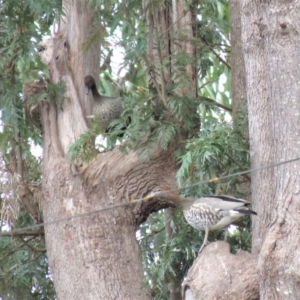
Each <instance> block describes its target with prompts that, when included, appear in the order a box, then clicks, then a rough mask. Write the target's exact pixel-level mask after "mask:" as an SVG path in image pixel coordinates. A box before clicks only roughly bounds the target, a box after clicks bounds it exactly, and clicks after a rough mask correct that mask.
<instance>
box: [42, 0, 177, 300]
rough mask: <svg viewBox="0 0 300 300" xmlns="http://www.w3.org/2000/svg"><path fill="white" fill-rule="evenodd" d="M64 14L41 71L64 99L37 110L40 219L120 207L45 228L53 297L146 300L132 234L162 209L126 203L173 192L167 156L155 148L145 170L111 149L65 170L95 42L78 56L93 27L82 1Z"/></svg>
mask: <svg viewBox="0 0 300 300" xmlns="http://www.w3.org/2000/svg"><path fill="white" fill-rule="evenodd" d="M64 7H65V13H66V15H65V17H64V20H63V22H62V24H63V25H62V27H61V31H60V32H59V33H58V34H57V35H56V36H55V37H54V39H53V41H52V46H53V51H52V53H51V55H50V59H49V61H48V66H49V70H50V74H51V79H52V81H53V82H54V83H58V82H60V81H61V80H62V81H64V82H65V84H66V89H67V92H66V93H65V98H64V102H63V104H62V108H61V107H59V105H56V104H55V102H54V101H53V102H50V101H48V102H46V103H45V104H44V105H43V108H42V119H43V127H44V165H43V193H44V199H45V201H44V205H43V213H44V220H45V222H49V221H53V220H57V219H61V218H69V217H72V216H75V215H77V214H80V213H87V212H91V211H94V210H99V209H101V208H106V207H108V206H112V205H120V204H124V206H122V207H118V208H116V209H112V210H106V211H103V212H98V213H91V214H87V215H86V216H84V217H80V218H79V217H78V218H70V219H68V220H65V221H63V222H58V223H55V224H52V225H48V226H45V236H46V244H47V253H48V257H49V265H50V269H51V273H52V275H53V279H54V285H55V289H56V292H57V297H58V299H72V300H76V299H93V300H94V299H106V300H107V299H150V295H149V293H148V291H147V290H145V289H144V288H143V284H142V283H143V268H142V264H141V260H140V257H139V251H138V247H137V242H136V238H135V230H136V227H137V226H138V225H139V224H140V223H141V222H143V221H144V220H145V219H146V218H147V216H148V215H149V213H151V212H152V211H157V210H158V209H160V208H162V207H166V204H163V205H162V204H161V203H157V202H153V201H150V202H149V203H148V202H147V203H138V204H136V205H130V204H129V202H130V199H132V198H140V197H141V196H143V195H145V194H146V193H147V192H148V191H149V190H151V189H152V188H153V186H154V185H157V184H158V183H165V184H169V185H174V178H175V176H174V175H175V170H176V164H175V162H174V160H173V158H172V157H173V155H172V154H173V151H174V149H170V150H169V151H162V150H160V149H157V151H156V152H155V153H154V154H153V157H152V160H151V162H150V163H141V161H140V160H139V158H138V157H137V156H136V155H135V154H134V153H130V154H129V155H124V154H122V153H121V152H120V151H119V150H118V148H115V149H114V150H113V151H110V152H107V153H102V154H99V155H98V157H97V158H96V159H94V160H93V161H92V162H91V163H89V164H77V165H76V166H75V168H72V167H71V163H70V162H69V160H68V159H67V153H68V149H69V147H70V145H71V144H72V143H74V142H75V140H76V138H78V137H79V135H80V134H81V133H83V132H85V131H86V130H87V128H88V126H87V122H86V118H85V116H86V115H88V112H89V111H91V99H89V97H87V96H85V95H84V86H83V78H84V76H85V75H89V74H90V75H93V76H95V77H96V74H98V71H99V64H98V62H99V51H100V45H99V44H98V43H95V44H93V45H92V47H90V48H89V49H88V50H87V51H83V50H82V45H83V42H84V41H85V38H86V37H87V36H88V34H89V33H90V30H91V28H92V26H97V24H95V23H93V13H92V11H93V10H92V9H90V8H88V7H87V4H86V1H85V0H82V1H71V2H70V1H66V2H65V3H64ZM75 169H76V172H74V170H75ZM126 203H128V205H125V204H126Z"/></svg>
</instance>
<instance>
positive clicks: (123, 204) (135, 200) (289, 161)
mask: <svg viewBox="0 0 300 300" xmlns="http://www.w3.org/2000/svg"><path fill="white" fill-rule="evenodd" d="M298 160H300V157H297V158H294V159H290V160H285V161H282V162H279V163H275V164H271V165H267V166H262V167H257V168H253V169H249V170H245V171H240V172H236V173H232V174H228V175H224V176H221V177H215V178H212V179H209V180H205V181H201V182H197V183H193V184H190V185H189V186H186V187H183V188H179V189H173V190H169V191H165V192H162V194H163V193H169V192H177V191H182V190H184V189H187V188H190V187H194V186H198V185H202V184H206V183H211V182H217V181H220V180H223V179H228V178H231V177H234V176H239V175H244V174H248V173H255V172H258V171H262V170H266V169H270V168H275V167H278V166H281V165H285V164H289V163H292V162H295V161H298ZM141 201H144V198H139V199H132V200H131V201H130V202H126V203H121V204H117V205H111V206H107V207H104V208H99V209H95V210H92V211H88V212H85V213H80V214H76V215H74V216H69V217H65V218H60V219H56V220H52V221H48V222H43V223H39V224H34V225H30V226H26V227H22V228H17V229H13V230H11V231H6V232H0V237H1V236H7V235H9V234H10V235H14V234H15V233H20V232H22V231H27V230H30V229H34V228H39V227H42V226H44V227H45V226H48V225H52V224H55V223H59V222H64V221H69V220H71V219H75V218H81V217H86V216H89V215H91V214H94V213H99V212H104V211H107V210H110V209H115V208H118V207H122V206H128V205H131V204H135V203H138V202H141ZM33 233H34V232H33ZM28 235H30V234H29V233H28Z"/></svg>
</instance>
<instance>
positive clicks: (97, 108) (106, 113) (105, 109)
mask: <svg viewBox="0 0 300 300" xmlns="http://www.w3.org/2000/svg"><path fill="white" fill-rule="evenodd" d="M84 85H85V88H86V94H87V95H88V94H89V93H90V92H92V95H93V98H94V105H93V117H94V118H95V120H96V121H97V122H99V124H100V126H101V127H102V128H103V129H105V130H106V132H107V131H109V129H110V128H109V123H110V122H111V121H112V120H115V119H118V118H119V117H120V115H121V113H122V112H123V104H122V101H121V99H120V98H112V97H106V96H101V95H100V94H99V93H98V90H97V87H96V83H95V79H94V78H93V77H92V76H90V75H88V76H86V77H84Z"/></svg>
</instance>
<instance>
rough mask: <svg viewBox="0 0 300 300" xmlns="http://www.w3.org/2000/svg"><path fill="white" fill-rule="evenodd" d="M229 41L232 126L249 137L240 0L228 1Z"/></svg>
mask: <svg viewBox="0 0 300 300" xmlns="http://www.w3.org/2000/svg"><path fill="white" fill-rule="evenodd" d="M229 10H230V42H231V59H230V65H231V78H232V79H231V93H232V118H233V123H234V126H235V128H236V129H237V130H239V131H240V132H241V133H242V134H243V136H244V137H246V138H249V135H248V126H247V125H248V124H247V122H246V120H247V118H248V111H247V90H246V70H245V60H244V53H243V48H242V28H241V7H240V0H230V1H229Z"/></svg>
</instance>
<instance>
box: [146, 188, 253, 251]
mask: <svg viewBox="0 0 300 300" xmlns="http://www.w3.org/2000/svg"><path fill="white" fill-rule="evenodd" d="M153 198H156V199H159V198H160V199H164V200H167V201H170V202H172V203H174V204H175V205H177V206H181V207H182V209H183V214H184V217H185V219H186V221H187V222H188V223H189V224H190V225H191V226H192V227H194V228H195V229H197V230H201V231H202V230H204V231H205V236H204V240H203V243H202V246H201V247H200V250H199V253H200V252H201V250H202V249H203V247H204V246H205V245H206V244H207V238H208V233H209V230H217V229H222V228H224V227H226V226H228V225H230V224H231V223H232V222H234V221H236V220H237V219H239V218H240V217H243V216H245V215H257V213H256V212H255V211H253V210H251V209H249V208H248V205H250V202H249V201H247V200H244V199H238V198H234V197H230V196H205V197H201V198H198V199H191V198H182V197H180V196H179V195H178V194H176V193H174V192H172V191H171V190H170V188H169V187H168V186H158V187H156V188H155V189H154V190H153V191H152V192H151V193H150V194H148V195H147V196H146V197H145V199H146V200H148V199H153Z"/></svg>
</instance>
